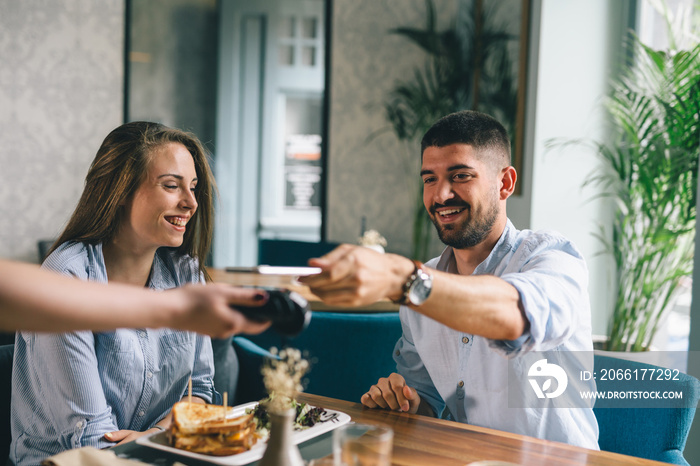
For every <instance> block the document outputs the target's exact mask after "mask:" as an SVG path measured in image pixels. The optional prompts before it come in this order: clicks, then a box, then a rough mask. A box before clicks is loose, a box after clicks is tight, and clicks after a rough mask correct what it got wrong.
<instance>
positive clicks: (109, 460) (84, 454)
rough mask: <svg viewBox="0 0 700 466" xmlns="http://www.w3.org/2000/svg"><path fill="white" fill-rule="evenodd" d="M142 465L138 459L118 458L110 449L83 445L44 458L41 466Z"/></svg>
mask: <svg viewBox="0 0 700 466" xmlns="http://www.w3.org/2000/svg"><path fill="white" fill-rule="evenodd" d="M137 465H140V466H143V463H140V462H138V461H131V460H126V459H124V458H119V457H118V456H117V455H115V454H114V452H112V451H110V450H98V449H97V448H94V447H83V448H77V449H75V450H67V451H64V452H62V453H59V454H58V455H54V456H51V457H49V458H46V459H45V460H44V461H42V462H41V466H137Z"/></svg>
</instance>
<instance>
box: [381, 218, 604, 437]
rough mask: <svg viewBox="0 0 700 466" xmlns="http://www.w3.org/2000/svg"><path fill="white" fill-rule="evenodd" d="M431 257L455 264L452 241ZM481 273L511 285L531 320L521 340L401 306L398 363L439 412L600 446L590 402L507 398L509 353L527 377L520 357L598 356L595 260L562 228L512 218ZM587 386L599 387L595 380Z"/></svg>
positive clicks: (449, 266)
mask: <svg viewBox="0 0 700 466" xmlns="http://www.w3.org/2000/svg"><path fill="white" fill-rule="evenodd" d="M426 265H427V266H428V267H432V268H434V269H437V270H441V271H445V272H450V273H458V272H457V266H456V262H455V257H454V253H453V250H452V248H451V247H447V248H446V249H445V250H444V252H443V253H442V255H441V256H439V257H437V258H435V259H433V260H431V261H430V262H428V263H427V264H426ZM474 275H495V276H497V277H500V278H502V279H503V280H505V281H506V282H508V283H510V284H511V285H513V286H514V287H515V288H516V289H517V290H518V293H519V294H520V298H521V301H522V304H523V307H524V310H525V315H526V317H527V319H528V321H529V323H530V326H529V329H528V330H527V331H526V332H525V334H524V335H523V336H522V337H520V338H519V339H518V340H516V341H496V340H490V339H487V338H484V337H480V336H477V335H471V334H467V333H462V332H458V331H456V330H453V329H451V328H449V327H446V326H445V325H443V324H440V323H438V322H437V321H435V320H433V319H430V318H429V317H425V316H423V315H422V314H419V313H417V312H415V311H413V310H412V309H410V308H408V307H405V306H402V307H401V310H400V316H401V324H402V328H403V336H402V337H401V338H400V339H399V341H398V342H397V344H396V348H395V350H394V360H395V361H396V364H397V371H398V373H399V374H401V375H402V376H403V377H404V378H405V379H406V383H407V385H409V386H411V387H413V388H415V389H416V390H417V391H418V393H419V394H420V396H421V398H422V399H423V400H424V401H426V402H428V403H429V404H430V406H431V407H432V408H433V410H434V412H435V413H436V414H437V415H438V416H441V415H443V411H444V409H445V408H447V409H448V411H449V415H450V417H451V418H453V419H454V420H456V421H459V422H464V423H468V424H472V425H477V426H483V427H489V428H493V429H499V430H504V431H508V432H513V433H517V434H523V435H528V436H532V437H537V438H542V439H547V440H555V441H560V442H565V443H569V444H572V445H577V446H582V447H586V448H592V449H596V450H597V449H598V423H597V421H596V419H595V416H594V414H593V410H592V409H591V408H590V407H581V408H529V407H518V408H509V392H508V390H509V362H511V370H512V368H513V367H514V366H515V367H516V368H518V367H519V369H516V370H517V371H519V373H518V375H519V376H520V377H521V379H522V380H523V381H526V380H527V369H528V367H529V366H527V365H524V364H515V365H513V364H512V362H513V360H514V358H519V356H522V355H524V354H527V353H528V352H532V351H550V352H552V351H554V352H556V351H577V352H590V358H591V360H592V357H593V345H592V341H591V312H590V304H589V298H588V269H587V268H586V264H585V261H584V259H583V257H582V256H581V254H580V253H579V251H578V250H577V249H576V247H575V246H574V245H573V244H572V243H571V242H570V241H568V240H567V239H566V238H564V237H563V236H561V235H560V234H558V233H555V232H549V231H538V232H533V231H530V230H523V231H518V230H516V229H515V227H514V226H513V224H512V223H511V222H510V220H509V221H508V222H507V225H506V227H505V229H504V231H503V234H502V235H501V237H500V239H499V241H498V243H497V244H496V246H495V247H494V249H493V250H492V251H491V253H490V254H489V256H488V257H487V258H486V260H484V261H483V262H482V263H481V264H479V265H478V266H477V267H476V269H475V270H474ZM586 354H587V353H586ZM516 362H517V359H516ZM587 388H588V389H591V390H595V385H594V383H593V382H591V383H590V386H588V387H587Z"/></svg>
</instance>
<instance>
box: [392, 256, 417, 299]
mask: <svg viewBox="0 0 700 466" xmlns="http://www.w3.org/2000/svg"><path fill="white" fill-rule="evenodd" d="M411 262H413V272H411V275H409V276H408V278H407V279H406V282H405V283H404V284H403V289H402V292H401V296H400V297H399V298H398V299H395V300H393V301H394V302H395V303H396V304H401V305H404V304H408V302H409V301H408V292H409V291H410V290H411V285H412V284H413V282H414V281H415V280H416V279H417V278H418V273H419V272H420V271H421V270H422V269H423V263H422V262H420V261H417V260H415V259H411Z"/></svg>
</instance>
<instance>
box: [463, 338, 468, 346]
mask: <svg viewBox="0 0 700 466" xmlns="http://www.w3.org/2000/svg"><path fill="white" fill-rule="evenodd" d="M462 343H464V344H465V345H466V344H467V343H469V337H462Z"/></svg>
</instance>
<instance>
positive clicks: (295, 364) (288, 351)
mask: <svg viewBox="0 0 700 466" xmlns="http://www.w3.org/2000/svg"><path fill="white" fill-rule="evenodd" d="M270 353H272V354H273V355H275V356H277V358H270V359H267V362H266V363H265V364H264V365H263V368H262V370H261V372H262V375H263V383H264V384H265V389H266V390H267V393H268V394H269V398H268V399H267V400H268V401H267V403H266V405H267V406H266V407H267V409H268V411H269V412H271V413H276V414H281V413H283V412H285V411H287V410H289V409H290V408H291V407H292V402H293V400H295V399H296V396H297V394H298V393H299V392H302V391H304V387H303V386H302V384H301V379H302V378H303V377H304V375H305V374H306V372H307V371H308V370H309V362H308V361H307V360H306V359H304V358H302V357H301V351H299V350H298V349H295V348H285V349H283V350H281V351H279V352H278V351H277V348H270Z"/></svg>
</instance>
